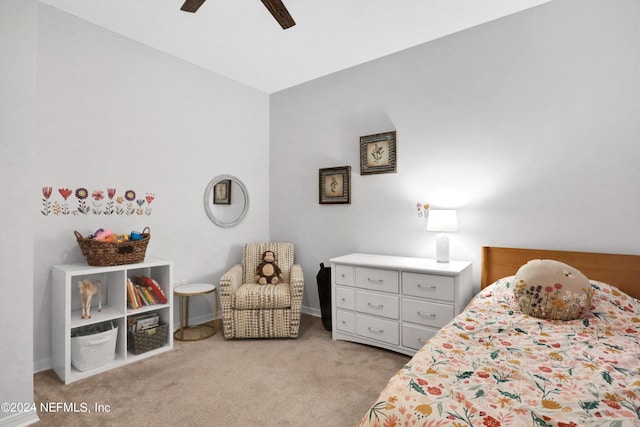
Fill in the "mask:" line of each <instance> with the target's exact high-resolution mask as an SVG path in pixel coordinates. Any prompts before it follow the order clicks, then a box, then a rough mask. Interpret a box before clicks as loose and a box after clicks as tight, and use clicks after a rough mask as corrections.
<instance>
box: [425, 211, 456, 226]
mask: <svg viewBox="0 0 640 427" xmlns="http://www.w3.org/2000/svg"><path fill="white" fill-rule="evenodd" d="M427 231H440V232H444V231H458V216H457V214H456V211H455V210H453V209H442V210H429V216H428V217H427Z"/></svg>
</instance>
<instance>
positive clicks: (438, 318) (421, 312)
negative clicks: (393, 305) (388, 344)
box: [402, 298, 455, 328]
mask: <svg viewBox="0 0 640 427" xmlns="http://www.w3.org/2000/svg"><path fill="white" fill-rule="evenodd" d="M454 313H455V310H454V308H453V306H452V305H447V304H439V303H435V302H429V301H421V300H414V299H410V298H403V299H402V320H404V321H406V322H412V323H418V324H420V325H425V326H432V327H435V328H441V327H443V326H444V325H446V324H447V323H449V322H450V321H451V319H453V316H454Z"/></svg>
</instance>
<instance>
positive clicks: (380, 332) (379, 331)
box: [369, 326, 384, 334]
mask: <svg viewBox="0 0 640 427" xmlns="http://www.w3.org/2000/svg"><path fill="white" fill-rule="evenodd" d="M369 331H370V332H373V333H376V334H384V329H376V328H372V327H371V326H369Z"/></svg>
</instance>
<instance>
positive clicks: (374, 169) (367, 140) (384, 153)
mask: <svg viewBox="0 0 640 427" xmlns="http://www.w3.org/2000/svg"><path fill="white" fill-rule="evenodd" d="M396 164H397V162H396V132H395V131H393V132H386V133H378V134H375V135H367V136H361V137H360V175H371V174H374V173H395V172H396Z"/></svg>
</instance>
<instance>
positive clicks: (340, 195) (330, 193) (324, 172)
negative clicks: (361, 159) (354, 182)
mask: <svg viewBox="0 0 640 427" xmlns="http://www.w3.org/2000/svg"><path fill="white" fill-rule="evenodd" d="M319 189H320V199H319V202H320V204H321V205H322V204H338V203H347V204H350V203H351V166H340V167H336V168H325V169H320V177H319Z"/></svg>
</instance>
